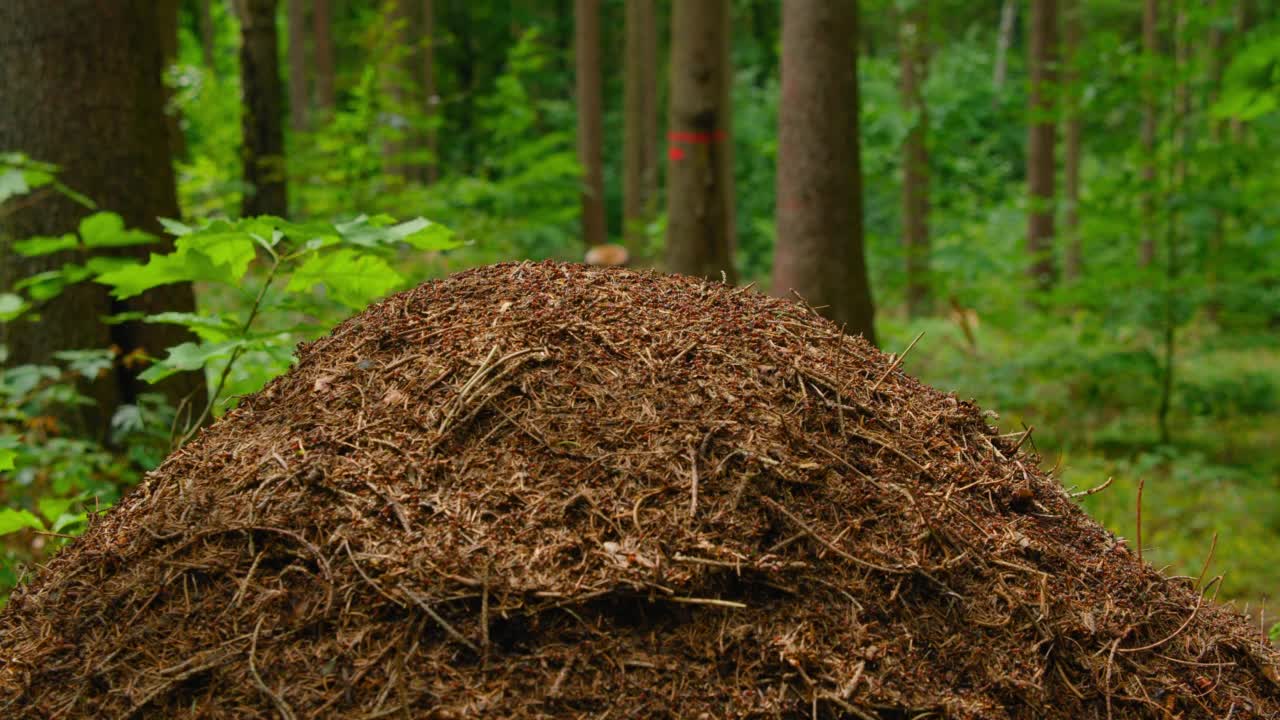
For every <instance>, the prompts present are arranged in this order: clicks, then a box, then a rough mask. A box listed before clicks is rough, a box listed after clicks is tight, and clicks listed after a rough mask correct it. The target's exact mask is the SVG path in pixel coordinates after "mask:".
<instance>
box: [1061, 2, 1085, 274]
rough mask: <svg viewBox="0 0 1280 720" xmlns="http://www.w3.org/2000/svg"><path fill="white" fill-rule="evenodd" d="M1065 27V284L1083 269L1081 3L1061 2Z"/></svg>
mask: <svg viewBox="0 0 1280 720" xmlns="http://www.w3.org/2000/svg"><path fill="white" fill-rule="evenodd" d="M1064 4H1065V6H1066V7H1065V8H1064V9H1065V16H1066V17H1065V18H1064V20H1065V24H1066V74H1065V82H1064V83H1063V85H1064V86H1065V87H1064V89H1065V91H1066V92H1065V94H1064V96H1063V97H1064V99H1065V100H1066V108H1067V113H1066V115H1067V117H1066V139H1065V140H1066V148H1065V157H1064V160H1063V166H1064V167H1063V181H1064V183H1065V184H1066V188H1064V191H1065V193H1064V194H1065V196H1066V197H1065V198H1064V199H1065V204H1066V208H1065V209H1066V212H1065V215H1066V217H1065V218H1064V225H1065V227H1064V235H1066V259H1065V263H1064V272H1065V275H1066V278H1067V279H1068V280H1076V279H1078V278H1079V277H1080V273H1081V270H1082V268H1083V266H1084V249H1083V248H1082V247H1081V239H1080V132H1081V126H1082V124H1083V123H1082V121H1081V119H1080V98H1081V89H1080V54H1079V53H1080V35H1081V22H1082V18H1081V17H1080V15H1081V13H1083V12H1084V7H1083V5H1082V4H1081V0H1064Z"/></svg>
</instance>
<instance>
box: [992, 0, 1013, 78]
mask: <svg viewBox="0 0 1280 720" xmlns="http://www.w3.org/2000/svg"><path fill="white" fill-rule="evenodd" d="M1017 18H1018V4H1017V3H1016V2H1015V1H1014V0H1004V6H1003V7H1002V8H1000V33H999V34H998V35H997V36H996V62H995V69H994V70H993V72H992V77H991V84H992V85H995V88H996V90H1003V89H1004V81H1005V77H1006V76H1007V75H1008V72H1009V45H1010V44H1012V42H1013V26H1014V24H1015V22H1016V21H1017Z"/></svg>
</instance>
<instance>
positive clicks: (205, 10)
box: [200, 0, 218, 76]
mask: <svg viewBox="0 0 1280 720" xmlns="http://www.w3.org/2000/svg"><path fill="white" fill-rule="evenodd" d="M217 37H218V28H217V27H215V26H214V24H213V0H200V49H201V51H202V52H203V53H204V66H205V67H206V68H208V69H209V72H210V74H212V75H214V76H216V75H217V74H218V73H217V70H218V63H217V61H216V60H215V58H214V54H213V50H214V45H215V44H216V43H215V41H216V40H217Z"/></svg>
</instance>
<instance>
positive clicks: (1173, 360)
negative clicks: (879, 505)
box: [0, 0, 1280, 624]
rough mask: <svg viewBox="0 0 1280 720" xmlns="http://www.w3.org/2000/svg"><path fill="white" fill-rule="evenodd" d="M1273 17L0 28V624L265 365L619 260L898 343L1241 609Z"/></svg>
mask: <svg viewBox="0 0 1280 720" xmlns="http://www.w3.org/2000/svg"><path fill="white" fill-rule="evenodd" d="M63 5H65V6H66V7H63ZM108 6H110V7H108ZM1277 9H1278V8H1277V7H1276V6H1275V5H1274V4H1273V3H1271V2H1265V1H1263V0H1253V1H1252V2H1251V1H1250V0H985V1H983V2H974V1H972V0H861V2H855V1H854V0H839V1H837V0H831V1H830V2H826V1H825V0H821V1H820V0H671V1H670V2H668V1H663V0H280V2H277V1H276V0H231V1H227V0H160V1H159V2H151V1H150V0H148V1H146V2H143V1H142V0H120V2H115V3H98V2H91V1H90V0H75V1H73V2H68V3H58V4H50V3H45V2H39V1H37V0H6V1H5V2H4V3H3V7H0V203H3V204H0V323H2V324H0V345H2V346H3V348H2V349H0V352H2V353H3V354H2V355H0V357H2V358H3V359H4V362H3V366H4V369H3V371H0V534H3V537H0V554H2V557H0V597H2V596H3V594H4V590H5V589H6V588H9V587H12V586H13V584H14V583H16V582H19V581H20V580H21V578H22V577H23V576H24V574H25V573H27V572H29V571H30V568H31V567H32V566H33V564H34V563H38V562H39V561H40V560H41V559H43V558H44V557H47V556H48V554H49V553H50V552H52V551H53V550H54V549H56V547H58V546H60V544H62V543H63V542H65V541H66V540H67V539H68V538H70V537H72V536H74V535H75V534H77V533H78V532H80V531H81V530H82V529H83V527H84V525H85V523H86V519H87V517H88V515H89V514H92V513H93V512H95V511H97V510H101V509H103V508H105V507H106V506H108V505H109V504H110V503H112V502H114V501H115V500H116V499H118V498H119V497H120V495H121V493H122V492H124V491H125V490H127V488H128V487H130V486H131V485H133V484H136V483H137V482H139V481H140V480H141V479H142V477H143V475H144V473H145V472H146V471H147V470H149V469H150V468H153V467H154V466H155V465H156V464H157V463H158V462H159V461H160V460H162V459H163V458H164V456H165V455H166V454H167V453H168V452H169V451H170V450H171V449H172V448H173V447H174V446H175V445H177V444H179V443H181V442H183V441H184V440H186V439H187V438H189V437H190V436H191V435H192V434H193V433H194V432H195V431H197V430H198V428H199V427H200V426H201V425H203V424H205V423H207V422H208V421H209V420H210V419H211V418H212V417H216V416H217V415H219V414H221V413H222V412H224V411H225V410H226V409H227V408H228V407H230V406H231V405H232V404H234V401H235V398H236V397H237V396H239V395H242V394H244V393H249V392H253V391H255V390H257V389H258V388H260V387H261V386H262V385H263V384H264V383H265V382H266V381H267V380H269V379H270V378H271V377H274V376H275V375H278V374H279V373H281V372H283V371H285V370H286V369H287V368H288V366H289V363H290V358H291V354H292V350H293V347H294V346H295V344H296V343H297V342H300V341H303V340H307V339H310V338H313V337H316V336H318V335H320V334H323V333H324V332H326V331H327V329H328V328H329V327H331V326H332V325H333V324H334V323H336V322H337V321H339V320H341V319H342V318H344V317H346V316H348V315H350V314H351V313H353V312H355V311H357V310H359V309H361V308H362V307H364V306H365V305H366V304H367V303H368V302H370V301H372V300H374V299H376V298H378V297H381V296H383V295H385V294H386V293H389V292H392V291H394V290H396V289H400V288H403V287H407V286H411V285H413V284H416V283H419V282H422V281H424V280H426V279H428V278H431V277H438V276H441V275H443V274H447V273H449V272H454V271H457V270H460V269H463V268H466V267H469V266H474V265H478V264H484V263H491V262H498V261H509V260H521V259H542V258H556V259H561V260H574V261H580V260H582V259H583V257H584V253H585V252H586V251H587V250H588V249H589V248H591V247H593V246H602V245H604V244H612V245H617V246H620V247H621V248H625V252H626V254H627V255H628V256H629V262H630V264H631V265H632V266H636V267H657V268H659V269H662V270H667V271H679V272H689V273H694V274H701V275H705V276H708V277H710V278H713V279H716V280H721V279H723V280H724V281H726V282H736V283H739V284H743V285H746V284H749V283H754V285H755V287H756V288H757V289H759V290H760V291H763V292H774V293H777V294H780V295H786V294H789V293H790V291H792V290H794V291H795V292H796V293H797V294H798V295H800V296H802V297H803V298H804V300H806V301H807V302H809V303H810V304H812V305H813V306H815V307H819V309H820V310H821V311H822V312H824V313H825V314H828V315H829V316H831V317H833V318H835V319H836V320H837V321H839V322H843V323H845V324H846V325H847V326H848V328H849V330H850V331H851V332H862V333H864V334H866V335H868V337H873V338H875V340H876V341H877V343H878V345H879V346H880V347H881V348H883V349H885V350H886V351H889V352H897V353H902V352H903V351H904V350H905V349H907V348H908V346H910V345H911V344H912V342H913V340H915V339H917V338H918V336H920V334H921V333H923V337H922V338H920V339H919V342H918V343H917V344H915V346H914V348H913V349H911V351H910V354H909V355H907V357H906V360H905V367H906V368H907V369H908V370H909V371H910V372H911V373H913V374H916V375H918V376H920V377H921V378H922V379H923V380H925V381H927V382H929V383H931V384H934V385H937V386H939V387H941V388H943V389H946V390H954V391H955V392H956V393H957V394H958V395H960V396H961V397H962V398H965V399H968V398H973V399H975V400H976V401H977V402H978V403H979V404H980V405H982V406H983V407H985V408H988V409H990V410H992V411H995V412H998V413H999V416H1000V417H999V419H998V420H993V422H994V423H996V424H998V425H999V426H1000V427H1001V428H1002V429H1003V430H1004V431H1005V432H1020V431H1024V430H1025V431H1026V432H1027V433H1028V436H1027V438H1026V442H1028V443H1031V444H1033V445H1034V447H1035V448H1036V449H1037V450H1038V451H1039V452H1040V453H1041V455H1042V456H1043V458H1044V461H1045V465H1046V467H1055V468H1057V469H1056V474H1057V476H1058V477H1059V478H1060V479H1061V481H1062V482H1063V484H1064V485H1066V486H1067V487H1068V488H1069V489H1073V490H1075V489H1078V490H1086V489H1089V488H1094V487H1096V486H1098V485H1100V484H1102V483H1103V482H1104V481H1106V480H1107V479H1108V478H1112V477H1113V478H1114V482H1113V483H1112V484H1111V485H1110V486H1109V487H1108V488H1107V489H1105V490H1104V491H1102V492H1098V493H1095V494H1090V495H1087V496H1083V497H1082V500H1081V501H1082V502H1083V503H1084V504H1085V505H1086V506H1087V508H1088V509H1089V511H1090V512H1091V513H1093V514H1094V515H1095V516H1096V517H1098V518H1099V519H1100V520H1101V521H1102V522H1104V523H1105V524H1107V525H1108V526H1109V527H1110V528H1111V529H1112V530H1113V531H1115V532H1116V533H1117V534H1120V535H1123V536H1125V537H1128V538H1130V542H1131V543H1132V542H1133V539H1134V538H1136V537H1137V532H1138V530H1137V528H1136V527H1135V524H1136V522H1137V521H1138V518H1139V514H1138V507H1139V495H1140V493H1141V495H1142V497H1141V508H1142V510H1141V516H1140V517H1141V523H1142V527H1141V538H1142V544H1143V545H1144V548H1145V555H1146V558H1147V559H1148V560H1150V561H1151V562H1153V563H1154V564H1156V565H1157V566H1169V567H1170V572H1171V573H1174V574H1188V575H1192V576H1195V575H1197V574H1199V573H1200V572H1201V571H1202V567H1204V566H1205V564H1206V563H1210V572H1211V573H1213V574H1218V573H1225V574H1226V576H1227V577H1226V582H1225V584H1224V585H1223V586H1222V587H1223V590H1222V597H1226V598H1231V599H1234V600H1238V601H1239V602H1240V603H1241V604H1242V605H1243V604H1246V603H1248V604H1250V605H1251V606H1252V607H1253V608H1263V609H1266V608H1268V607H1270V603H1271V600H1270V596H1271V595H1272V594H1274V593H1275V591H1276V589H1277V588H1280V454H1278V453H1277V452H1276V450H1275V447H1276V442H1277V438H1280V342H1277V333H1278V332H1280V252H1277V250H1280V242H1278V241H1277V231H1278V230H1280V204H1277V203H1276V202H1275V198H1276V197H1278V196H1280V173H1277V172H1276V170H1275V166H1276V163H1275V158H1276V157H1278V156H1280V104H1278V103H1280V16H1278V14H1277V13H1276V12H1275V10H1277ZM158 218H163V220H162V221H161V220H158ZM619 254H620V253H619V249H618V248H612V247H609V248H605V249H603V250H600V249H597V251H596V255H595V256H594V257H595V258H600V259H601V261H602V262H609V261H612V260H616V259H618V258H617V257H615V256H616V255H619ZM873 303H874V316H873V315H872V306H873ZM1032 426H1035V428H1036V429H1035V431H1034V433H1032V432H1030V430H1031V427H1032ZM1140 487H1142V488H1144V489H1143V490H1139V488H1140ZM1210 556H1212V557H1210ZM1263 622H1267V624H1270V623H1269V622H1268V621H1267V620H1265V619H1264V620H1263Z"/></svg>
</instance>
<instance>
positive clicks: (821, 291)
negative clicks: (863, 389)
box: [773, 2, 875, 343]
mask: <svg viewBox="0 0 1280 720" xmlns="http://www.w3.org/2000/svg"><path fill="white" fill-rule="evenodd" d="M857 43H858V10H857V4H856V3H854V2H845V3H819V2H784V3H783V5H782V101H781V106H780V108H779V112H778V197H777V207H778V210H777V222H778V240H777V245H776V248H775V250H774V270H773V290H774V292H776V293H778V294H779V295H784V294H786V293H790V292H791V291H792V290H794V291H795V292H797V293H799V294H800V295H801V297H803V298H804V299H805V301H806V302H808V303H810V304H811V305H813V306H815V307H819V308H821V309H820V312H821V313H822V314H824V315H826V316H827V317H829V318H831V319H832V320H834V321H835V322H837V323H841V324H842V325H844V327H845V329H846V331H848V332H850V333H860V334H862V336H863V337H865V338H866V339H867V340H868V341H870V342H873V343H874V342H875V325H874V318H873V308H872V304H871V289H870V285H869V283H868V280H867V269H866V260H865V258H864V257H863V240H862V233H863V228H862V163H861V157H860V150H859V139H858V138H859V136H858V112H859V107H860V106H859V102H858V64H857V58H858V45H857ZM824 306H825V307H824Z"/></svg>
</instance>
